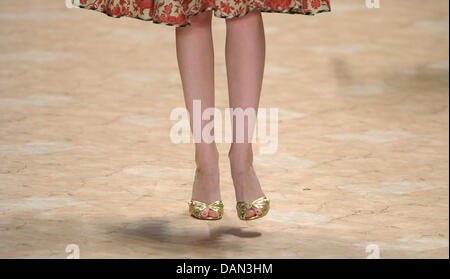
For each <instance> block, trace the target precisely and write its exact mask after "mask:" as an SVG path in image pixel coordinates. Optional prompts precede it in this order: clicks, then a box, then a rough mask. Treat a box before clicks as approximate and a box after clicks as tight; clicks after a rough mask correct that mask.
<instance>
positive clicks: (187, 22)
mask: <svg viewBox="0 0 450 279" xmlns="http://www.w3.org/2000/svg"><path fill="white" fill-rule="evenodd" d="M74 6H76V7H78V8H82V9H87V10H92V11H97V12H100V13H103V14H105V15H107V16H109V17H112V18H121V17H129V18H135V19H139V20H143V21H151V22H152V23H155V24H161V25H167V26H174V27H186V26H189V25H191V23H190V22H189V18H190V17H192V16H195V15H198V14H201V13H203V12H206V11H216V10H217V9H216V8H215V7H208V8H205V9H203V10H201V11H198V12H196V13H193V14H189V15H186V23H184V24H175V23H170V22H164V21H156V20H154V19H153V18H141V17H139V16H131V15H127V14H121V15H112V14H111V13H108V11H105V10H101V9H98V8H90V7H87V6H83V5H76V4H74ZM301 8H302V5H299V6H297V7H292V8H289V9H286V10H271V9H267V8H266V7H261V6H260V7H253V8H252V9H250V10H248V11H247V12H245V13H242V14H239V15H235V16H218V15H216V14H215V13H213V14H214V16H215V17H218V18H224V19H231V18H239V17H243V16H245V15H247V14H249V13H251V12H254V11H257V10H260V11H261V12H264V13H283V14H302V15H308V16H314V15H315V14H319V13H323V12H331V9H322V10H317V11H315V12H314V13H312V12H301V11H296V10H298V9H301Z"/></svg>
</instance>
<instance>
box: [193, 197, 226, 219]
mask: <svg viewBox="0 0 450 279" xmlns="http://www.w3.org/2000/svg"><path fill="white" fill-rule="evenodd" d="M188 204H189V213H190V214H191V216H193V217H195V218H197V219H201V220H219V219H222V216H223V203H222V201H215V202H213V203H210V204H206V203H204V202H201V201H195V200H191V201H190V202H189V203H188ZM205 209H209V210H212V211H214V212H215V213H217V217H211V216H209V215H208V216H206V217H203V216H202V212H203V211H204V210H205Z"/></svg>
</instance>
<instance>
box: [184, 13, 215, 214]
mask: <svg viewBox="0 0 450 279" xmlns="http://www.w3.org/2000/svg"><path fill="white" fill-rule="evenodd" d="M211 18H212V12H211V11H209V12H203V13H201V14H199V15H196V16H193V17H192V18H191V26H187V27H178V28H176V48H177V58H178V66H179V69H180V75H181V81H182V85H183V92H184V100H185V103H186V107H187V109H188V111H189V114H190V118H191V127H193V101H194V100H200V101H201V111H202V112H203V111H204V110H205V109H206V108H208V107H214V50H213V40H212V33H211ZM208 122H209V121H202V125H201V127H202V128H203V127H204V125H205V124H206V123H208ZM218 157H219V155H218V151H217V148H216V144H215V143H214V142H213V143H210V144H207V143H205V142H203V141H202V142H201V143H196V144H195V162H196V165H197V169H196V176H195V179H194V184H193V189H192V199H194V200H198V201H202V202H205V203H211V202H213V201H216V200H220V199H221V198H220V190H219V167H218ZM208 215H209V216H211V217H216V215H217V214H216V213H215V212H214V211H209V212H208V210H205V212H203V217H206V216H208Z"/></svg>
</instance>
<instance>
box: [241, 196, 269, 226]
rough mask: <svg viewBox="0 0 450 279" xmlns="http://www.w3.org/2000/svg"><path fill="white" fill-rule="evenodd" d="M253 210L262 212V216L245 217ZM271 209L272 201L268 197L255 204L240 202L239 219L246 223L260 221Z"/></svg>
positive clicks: (255, 201) (254, 202)
mask: <svg viewBox="0 0 450 279" xmlns="http://www.w3.org/2000/svg"><path fill="white" fill-rule="evenodd" d="M252 208H256V209H259V210H261V215H254V216H252V217H246V216H245V215H246V214H247V211H249V210H250V209H252ZM269 209H270V200H269V199H268V198H267V197H266V196H263V197H261V198H259V199H256V200H254V201H253V202H244V201H240V202H237V204H236V211H237V215H238V217H239V219H241V220H246V221H248V220H255V219H259V218H261V217H264V216H266V214H267V212H269Z"/></svg>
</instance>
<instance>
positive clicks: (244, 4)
mask: <svg viewBox="0 0 450 279" xmlns="http://www.w3.org/2000/svg"><path fill="white" fill-rule="evenodd" d="M72 1H73V3H74V5H77V6H79V7H81V8H87V9H92V10H97V11H100V12H103V13H106V14H107V15H109V16H112V17H121V16H129V17H134V18H138V19H142V20H152V21H153V22H155V23H163V24H167V25H172V26H186V25H189V24H190V23H189V17H190V16H193V15H196V14H198V13H201V12H203V11H206V10H214V15H215V16H217V17H221V18H233V17H239V16H243V15H245V14H247V13H249V12H251V11H253V10H261V11H262V12H277V13H291V14H304V15H315V14H317V13H320V12H329V11H331V7H330V0H72Z"/></svg>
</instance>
